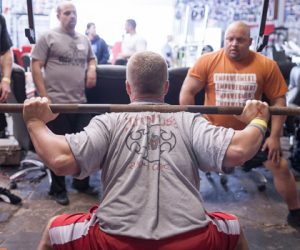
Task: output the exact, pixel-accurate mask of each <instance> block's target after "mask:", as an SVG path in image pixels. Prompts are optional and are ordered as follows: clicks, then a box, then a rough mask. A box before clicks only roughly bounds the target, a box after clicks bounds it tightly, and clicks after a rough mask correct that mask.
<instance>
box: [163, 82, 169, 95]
mask: <svg viewBox="0 0 300 250" xmlns="http://www.w3.org/2000/svg"><path fill="white" fill-rule="evenodd" d="M169 87H170V83H169V81H168V80H166V81H165V84H164V95H166V94H168V92H169Z"/></svg>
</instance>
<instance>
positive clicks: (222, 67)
mask: <svg viewBox="0 0 300 250" xmlns="http://www.w3.org/2000/svg"><path fill="white" fill-rule="evenodd" d="M188 75H189V76H192V77H195V78H197V79H199V80H200V81H201V82H204V83H205V102H204V105H212V106H241V107H242V106H244V105H245V103H246V101H247V100H251V99H257V100H261V98H262V94H264V95H265V96H266V97H267V98H268V100H273V99H274V98H277V97H280V96H284V95H285V93H286V92H287V85H286V83H285V80H284V78H283V76H282V74H281V72H280V69H279V67H278V66H277V64H276V62H275V61H273V60H271V59H269V58H267V57H265V56H263V55H261V54H259V53H256V52H253V51H250V55H249V57H248V58H247V59H246V60H244V61H240V62H236V61H233V60H231V59H229V58H228V57H227V56H226V55H225V52H224V50H223V49H221V50H219V51H217V52H212V53H209V54H205V55H203V56H201V57H200V58H199V59H198V60H197V62H196V63H195V65H194V66H193V67H192V68H190V70H189V72H188ZM207 118H208V119H209V120H210V121H211V122H212V123H213V124H215V125H218V126H224V127H227V128H229V127H230V128H234V129H243V128H244V127H245V124H244V123H242V122H240V121H239V120H237V119H236V118H235V117H234V116H232V115H207Z"/></svg>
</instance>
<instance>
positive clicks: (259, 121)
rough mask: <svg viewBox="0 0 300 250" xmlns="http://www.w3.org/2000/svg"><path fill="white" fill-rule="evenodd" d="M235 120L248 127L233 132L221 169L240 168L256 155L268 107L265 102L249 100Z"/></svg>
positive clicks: (267, 117) (265, 123) (265, 127)
mask: <svg viewBox="0 0 300 250" xmlns="http://www.w3.org/2000/svg"><path fill="white" fill-rule="evenodd" d="M237 119H239V120H241V121H243V122H244V123H246V124H248V126H247V127H245V128H244V129H243V130H237V131H235V134H234V135H233V137H232V140H231V142H230V145H229V147H228V149H227V151H226V154H225V159H224V162H223V167H235V166H240V165H242V164H243V163H244V162H246V161H247V160H250V159H251V158H252V157H253V156H254V155H255V154H256V153H257V151H258V150H259V149H260V146H261V143H262V141H263V139H264V133H265V132H266V130H267V123H268V120H269V106H268V104H267V103H265V102H261V101H257V100H252V101H250V100H249V101H247V103H246V106H245V107H244V110H243V113H242V114H241V115H240V116H237ZM254 119H256V120H254Z"/></svg>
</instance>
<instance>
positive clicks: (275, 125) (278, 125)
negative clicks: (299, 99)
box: [271, 97, 286, 137]
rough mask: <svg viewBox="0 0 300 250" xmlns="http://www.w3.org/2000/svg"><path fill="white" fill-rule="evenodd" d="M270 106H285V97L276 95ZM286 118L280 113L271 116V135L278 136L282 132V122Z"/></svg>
mask: <svg viewBox="0 0 300 250" xmlns="http://www.w3.org/2000/svg"><path fill="white" fill-rule="evenodd" d="M272 106H275V107H286V99H285V97H278V98H276V99H275V100H273V101H272ZM285 120H286V116H282V115H273V116H272V124H271V125H272V127H271V136H272V137H280V136H281V134H282V128H283V124H284V122H285Z"/></svg>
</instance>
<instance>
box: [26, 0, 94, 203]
mask: <svg viewBox="0 0 300 250" xmlns="http://www.w3.org/2000/svg"><path fill="white" fill-rule="evenodd" d="M57 18H58V20H59V23H60V26H59V27H57V28H54V29H52V30H50V31H48V32H46V33H44V34H43V35H42V36H41V37H40V39H39V40H38V41H37V44H36V45H35V47H34V49H33V51H32V54H31V56H32V65H31V68H32V77H33V81H34V83H35V85H36V89H37V92H38V94H39V95H40V96H41V97H47V98H49V100H50V101H51V102H52V103H86V96H85V88H86V87H87V88H91V87H94V86H95V85H96V60H95V55H94V53H93V51H92V47H91V43H90V42H89V40H88V38H87V37H86V36H85V35H82V34H79V33H77V32H76V31H75V26H76V23H77V12H76V7H75V5H74V4H73V3H72V2H70V1H62V2H60V3H59V5H58V7H57ZM42 70H43V71H44V72H43V73H42ZM90 119H91V115H90V114H60V115H59V116H58V117H57V118H56V119H55V120H54V121H51V122H50V123H49V124H48V125H49V128H50V130H51V131H52V132H54V133H57V134H65V133H72V132H77V131H80V130H81V129H82V128H83V127H84V126H86V125H87V124H88V122H89V121H90ZM52 146H53V147H56V145H52ZM35 150H36V148H35ZM51 174H52V183H51V186H50V192H49V194H50V195H53V197H54V199H55V200H56V202H57V203H59V204H61V205H67V204H69V199H68V196H67V190H66V185H65V177H64V176H58V175H56V174H54V173H53V172H51ZM73 187H74V188H75V189H77V190H78V191H80V192H86V193H94V191H95V190H93V189H92V188H91V187H90V186H89V177H86V178H85V179H83V180H75V179H74V180H73Z"/></svg>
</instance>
